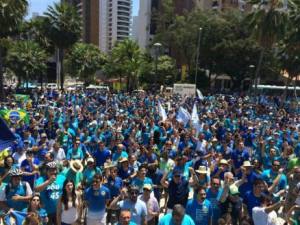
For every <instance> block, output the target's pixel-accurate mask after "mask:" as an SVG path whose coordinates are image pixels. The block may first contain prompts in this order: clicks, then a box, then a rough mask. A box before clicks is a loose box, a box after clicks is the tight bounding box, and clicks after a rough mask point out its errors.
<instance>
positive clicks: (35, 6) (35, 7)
mask: <svg viewBox="0 0 300 225" xmlns="http://www.w3.org/2000/svg"><path fill="white" fill-rule="evenodd" d="M59 1H60V0H28V2H29V12H28V17H29V18H30V17H31V16H32V13H33V12H37V13H39V14H40V15H42V14H43V13H44V12H45V11H46V9H47V6H48V5H53V3H54V2H59ZM138 10H139V0H133V16H136V15H138Z"/></svg>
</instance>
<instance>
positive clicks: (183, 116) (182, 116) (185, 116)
mask: <svg viewBox="0 0 300 225" xmlns="http://www.w3.org/2000/svg"><path fill="white" fill-rule="evenodd" d="M191 118H192V117H191V114H190V113H189V112H188V111H187V110H186V109H184V108H182V107H180V108H179V110H178V114H177V117H176V119H177V121H178V122H180V123H183V124H184V126H186V124H187V123H188V122H189V120H190V119H191Z"/></svg>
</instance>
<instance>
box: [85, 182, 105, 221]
mask: <svg viewBox="0 0 300 225" xmlns="http://www.w3.org/2000/svg"><path fill="white" fill-rule="evenodd" d="M84 199H85V200H86V201H87V202H88V210H89V212H88V214H89V215H95V216H97V215H98V216H99V217H100V216H101V215H104V213H105V205H106V201H107V200H109V199H111V197H110V191H109V189H108V188H107V187H105V186H103V185H102V186H101V187H100V188H99V189H97V190H94V189H93V188H92V187H89V188H88V189H87V190H86V191H85V193H84Z"/></svg>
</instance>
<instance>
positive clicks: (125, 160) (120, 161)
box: [119, 157, 128, 163]
mask: <svg viewBox="0 0 300 225" xmlns="http://www.w3.org/2000/svg"><path fill="white" fill-rule="evenodd" d="M122 162H128V159H127V158H126V157H121V158H120V159H119V163H122Z"/></svg>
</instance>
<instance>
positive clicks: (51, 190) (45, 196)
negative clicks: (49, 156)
mask: <svg viewBox="0 0 300 225" xmlns="http://www.w3.org/2000/svg"><path fill="white" fill-rule="evenodd" d="M65 179H66V178H65V176H63V175H61V174H57V164H56V163H55V162H48V163H47V164H46V174H45V175H44V176H41V177H39V178H38V179H37V180H36V182H35V191H36V192H40V193H41V199H42V202H43V204H44V205H45V206H47V207H46V211H47V214H48V218H49V222H48V225H51V224H53V225H56V224H57V223H56V208H57V203H58V199H59V198H60V196H61V195H62V189H63V183H64V181H65Z"/></svg>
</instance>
